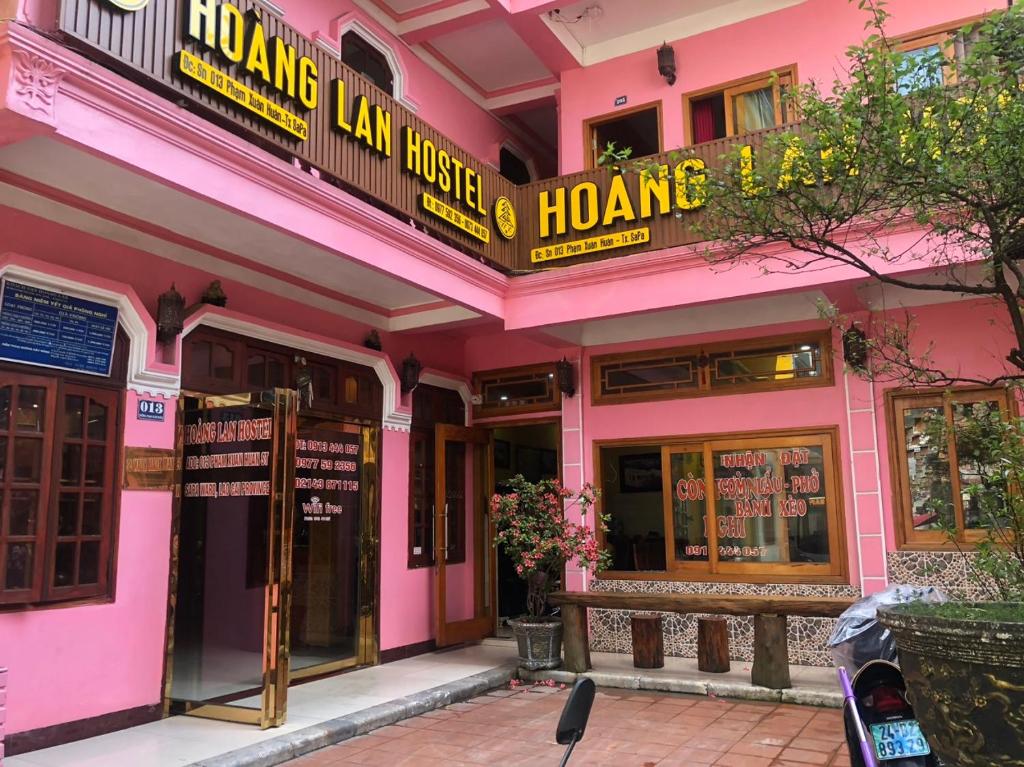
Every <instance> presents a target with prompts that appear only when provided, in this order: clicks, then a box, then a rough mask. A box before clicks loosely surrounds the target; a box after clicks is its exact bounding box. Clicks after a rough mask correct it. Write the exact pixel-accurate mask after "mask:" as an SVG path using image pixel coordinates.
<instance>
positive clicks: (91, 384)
mask: <svg viewBox="0 0 1024 767" xmlns="http://www.w3.org/2000/svg"><path fill="white" fill-rule="evenodd" d="M126 343H127V340H126V339H124V340H123V339H122V338H121V337H120V335H119V337H118V345H119V346H124V345H125V344H126ZM118 353H119V352H118V350H117V348H115V357H116V356H117V355H118ZM122 359H126V357H124V355H122ZM119 367H123V365H120V366H119ZM25 370H26V368H23V367H21V366H8V365H6V364H4V365H3V366H2V367H0V378H2V380H3V381H5V382H8V381H9V382H11V383H13V384H15V385H18V386H20V385H23V384H27V385H30V386H45V387H46V388H47V391H48V394H47V397H48V399H52V404H50V405H48V406H47V410H50V411H51V415H50V421H49V425H48V426H47V428H46V430H45V432H44V434H43V437H42V439H43V444H44V450H43V468H42V469H41V472H40V488H39V492H40V501H39V503H40V508H39V513H38V517H37V520H36V534H35V536H34V537H35V546H36V554H35V560H34V561H33V571H34V573H33V586H32V588H31V589H25V590H19V591H16V592H7V591H5V590H4V589H3V588H2V586H3V580H2V579H3V578H5V577H6V570H3V571H0V607H3V608H5V610H7V609H12V610H19V611H22V610H35V609H47V608H52V607H62V606H65V605H68V604H90V603H97V602H109V601H111V600H113V598H114V590H115V589H114V586H115V583H116V579H115V576H114V573H115V572H116V560H117V543H118V534H117V533H118V524H119V517H120V501H121V487H120V485H119V482H118V478H119V477H120V466H121V460H122V457H123V452H124V448H123V440H122V434H123V427H124V407H125V404H124V403H125V395H124V392H125V386H124V375H123V371H121V373H118V372H117V371H114V370H112V373H111V377H110V378H99V377H94V376H89V375H84V374H77V373H74V372H71V371H41V370H40V369H37V368H28V369H27V370H28V372H24V371H25ZM47 372H50V373H51V374H50V375H46V373H47ZM51 395H52V396H51ZM68 395H77V396H83V397H85V398H86V401H87V402H88V400H89V398H93V399H96V400H99V401H101V402H102V403H103V404H105V405H106V406H107V408H108V422H107V432H106V435H105V445H106V448H107V454H106V456H105V460H104V467H103V485H102V488H103V489H102V493H103V495H104V502H103V507H102V510H101V514H100V532H99V534H97V535H96V536H83V535H82V534H81V531H80V529H79V533H78V534H76V535H74V536H63V537H62V536H59V535H58V532H59V531H58V521H59V498H60V492H61V489H62V487H65V486H63V485H62V484H61V477H60V474H61V460H62V447H63V445H64V443H65V436H64V434H65V423H64V400H65V397H66V396H68ZM15 406H16V403H15V402H13V401H12V403H11V408H12V417H13V410H14V407H15ZM88 441H89V440H88V438H84V439H83V445H84V444H86V443H87V442H88ZM8 449H11V446H9V448H8ZM85 460H86V451H84V450H83V455H82V461H83V472H84V470H85V469H84V467H85ZM44 477H45V478H46V481H45V482H44V481H43V478H44ZM76 487H77V488H78V489H81V488H82V487H85V477H84V475H83V476H82V478H81V483H80V485H78V486H76ZM5 495H6V493H5ZM81 514H82V511H81V509H80V511H79V515H78V519H79V525H80V524H81ZM83 538H87V539H94V538H98V540H99V543H100V547H99V561H98V563H97V576H98V577H97V582H96V583H90V584H82V585H79V584H75V585H73V586H57V585H55V584H54V575H55V573H54V568H55V566H56V551H57V544H58V542H64V543H70V542H72V541H74V542H75V543H77V544H78V547H77V549H76V552H77V553H76V557H75V574H76V578H77V576H78V571H79V566H80V563H79V554H80V551H81V542H82V539H83ZM4 541H5V543H6V537H5V539H4ZM0 558H2V557H0ZM0 566H2V567H4V568H5V567H6V564H5V563H2V564H0Z"/></svg>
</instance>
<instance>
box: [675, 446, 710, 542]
mask: <svg viewBox="0 0 1024 767" xmlns="http://www.w3.org/2000/svg"><path fill="white" fill-rule="evenodd" d="M669 462H670V465H671V467H672V527H673V534H674V535H675V552H676V553H675V557H676V559H677V560H679V561H681V562H707V561H708V533H707V513H708V507H707V504H708V502H707V488H706V487H705V479H704V454H703V453H673V454H672V456H671V457H670V459H669Z"/></svg>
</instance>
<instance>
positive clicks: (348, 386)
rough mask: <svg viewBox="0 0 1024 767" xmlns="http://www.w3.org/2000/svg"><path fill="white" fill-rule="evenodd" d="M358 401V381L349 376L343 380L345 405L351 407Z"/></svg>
mask: <svg viewBox="0 0 1024 767" xmlns="http://www.w3.org/2000/svg"><path fill="white" fill-rule="evenodd" d="M358 401H359V379H358V378H356V377H355V376H349V377H348V378H346V379H345V404H346V405H351V404H354V403H356V402H358Z"/></svg>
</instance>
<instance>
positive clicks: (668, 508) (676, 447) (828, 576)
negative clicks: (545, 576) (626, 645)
mask: <svg viewBox="0 0 1024 767" xmlns="http://www.w3.org/2000/svg"><path fill="white" fill-rule="evenodd" d="M818 444H820V445H821V446H822V455H823V457H824V459H825V476H824V477H823V478H822V479H823V481H824V483H825V484H824V487H825V493H826V498H828V499H829V503H828V504H827V505H826V512H825V513H826V515H827V520H828V541H829V552H830V561H829V562H828V565H827V567H823V566H822V565H820V564H808V563H803V562H795V563H765V564H760V563H754V562H718V536H717V530H716V527H717V526H716V525H714V524H713V523H709V525H708V560H707V562H706V563H705V562H690V561H680V560H676V558H675V530H674V528H673V519H672V494H671V487H670V484H671V474H670V472H669V471H668V466H669V463H668V462H669V457H670V456H671V454H672V453H680V452H696V451H698V450H700V451H703V453H704V470H705V477H706V479H705V483H706V504H707V507H706V508H707V510H708V516H709V517H710V518H711V519H712V520H713V519H714V517H715V513H716V512H715V495H714V482H713V481H710V482H708V481H707V478H713V476H714V466H713V462H712V455H713V453H714V452H715V451H716V450H717V451H721V450H729V451H735V452H739V451H740V450H744V451H745V450H752V449H757V448H758V447H771V448H785V447H810V446H815V445H818ZM635 446H651V447H652V448H660V450H661V454H662V496H663V497H662V503H663V511H664V522H665V547H666V551H665V562H666V570H664V571H661V570H643V571H633V570H605V571H604V572H603V573H599V574H598V576H597V577H598V578H601V579H607V580H637V581H698V582H717V583H814V584H848V583H849V561H848V559H849V557H848V553H847V545H846V544H847V541H846V514H845V509H844V506H845V504H844V497H843V487H842V472H841V466H842V460H841V456H840V452H839V450H840V447H839V428H838V427H837V426H820V427H807V428H799V429H787V430H785V431H757V432H735V433H728V434H701V435H693V436H659V437H637V438H631V439H625V440H598V441H595V442H594V444H593V450H594V453H593V456H594V464H593V465H594V482H595V484H596V486H597V487H598V488H601V487H603V484H602V479H601V468H602V465H603V464H602V462H601V450H602V449H604V448H622V447H635ZM596 513H597V514H604V513H606V512H605V511H604V509H603V502H602V500H601V499H600V498H599V499H598V501H597V509H596ZM597 539H598V544H599V546H601V548H602V549H603V548H604V546H605V535H604V532H603V531H601V530H598V533H597Z"/></svg>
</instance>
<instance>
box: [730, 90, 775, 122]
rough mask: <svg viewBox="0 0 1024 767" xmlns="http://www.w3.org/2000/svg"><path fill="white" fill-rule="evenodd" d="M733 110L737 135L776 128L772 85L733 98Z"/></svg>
mask: <svg viewBox="0 0 1024 767" xmlns="http://www.w3.org/2000/svg"><path fill="white" fill-rule="evenodd" d="M732 109H733V120H734V121H735V125H734V126H733V127H734V129H735V132H736V133H750V132H751V131H756V130H763V129H764V128H774V127H775V95H774V92H773V90H772V87H771V86H770V85H769V86H768V87H766V88H758V89H757V90H756V91H747V92H746V93H740V94H738V95H736V96H733V97H732Z"/></svg>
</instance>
